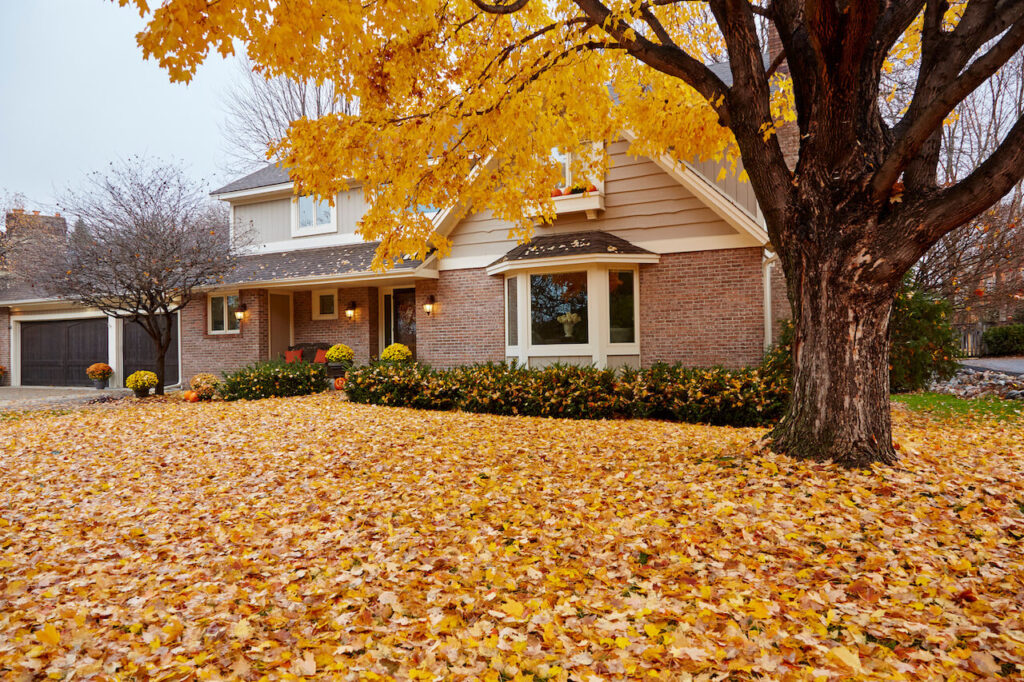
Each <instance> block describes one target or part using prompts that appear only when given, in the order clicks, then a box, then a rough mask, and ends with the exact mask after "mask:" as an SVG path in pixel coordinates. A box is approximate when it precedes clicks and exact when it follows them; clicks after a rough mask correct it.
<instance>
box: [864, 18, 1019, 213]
mask: <svg viewBox="0 0 1024 682" xmlns="http://www.w3.org/2000/svg"><path fill="white" fill-rule="evenodd" d="M1022 46H1024V20H1022V21H1019V22H1018V23H1016V24H1014V25H1013V27H1011V28H1010V30H1009V31H1007V32H1006V34H1005V35H1004V36H1003V37H1002V38H1000V39H999V42H997V43H996V44H995V46H993V47H992V49H990V50H989V51H988V52H987V53H985V54H984V55H982V56H981V57H979V58H978V59H976V60H975V61H974V62H972V63H971V65H970V66H968V67H967V69H966V70H964V72H963V73H962V74H961V75H960V77H959V78H957V79H956V80H955V81H953V83H951V84H948V85H947V86H946V87H944V88H943V89H942V91H941V92H940V93H939V94H938V96H937V97H935V98H934V99H933V100H932V101H931V102H929V103H927V104H922V105H920V106H919V107H918V106H915V105H914V104H912V105H911V110H910V111H908V112H907V118H906V119H905V120H906V121H907V122H908V125H906V126H905V127H903V126H901V129H900V131H899V135H898V137H897V139H896V142H895V144H894V145H893V146H892V149H891V150H890V151H889V154H888V155H887V156H886V159H885V161H884V162H883V164H882V166H881V167H880V168H879V169H878V171H877V172H876V173H875V176H874V178H873V179H872V181H871V188H872V192H873V194H874V197H875V199H876V200H884V199H885V198H887V197H888V196H889V194H890V192H891V190H892V186H893V185H894V184H895V183H896V179H897V178H899V176H900V173H902V172H903V170H904V169H905V168H906V166H907V164H908V163H909V162H910V161H911V160H912V159H913V158H914V157H915V156H916V155H917V154H918V152H920V151H921V149H922V147H923V146H924V145H925V143H926V142H927V141H928V139H929V138H930V137H932V135H933V134H934V133H935V131H936V130H938V129H939V128H940V127H941V126H942V122H943V121H944V120H945V118H946V116H948V115H949V114H950V112H952V111H953V109H955V108H956V105H957V104H959V103H960V102H962V101H963V100H964V98H965V97H967V96H968V95H970V94H971V93H972V92H974V90H975V89H976V88H977V87H978V86H979V85H981V84H982V83H984V82H985V81H986V80H988V79H989V78H990V77H991V76H992V74H994V73H995V72H996V71H998V70H999V69H1000V68H1001V67H1002V66H1003V64H1005V63H1006V61H1007V60H1008V59H1009V58H1010V57H1012V56H1013V55H1014V54H1015V53H1016V52H1017V50H1019V49H1020V48H1021V47H1022ZM914 99H915V101H916V100H917V97H915V98H914Z"/></svg>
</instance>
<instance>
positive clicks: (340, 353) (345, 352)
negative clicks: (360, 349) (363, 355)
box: [327, 343, 356, 362]
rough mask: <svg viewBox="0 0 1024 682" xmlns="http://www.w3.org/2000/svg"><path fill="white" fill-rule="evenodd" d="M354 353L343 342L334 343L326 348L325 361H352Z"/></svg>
mask: <svg viewBox="0 0 1024 682" xmlns="http://www.w3.org/2000/svg"><path fill="white" fill-rule="evenodd" d="M355 356H356V354H355V352H353V350H352V349H351V348H349V347H348V346H346V345H345V344H343V343H336V344H334V345H333V346H331V347H330V348H329V349H327V362H352V360H353V359H354V358H355Z"/></svg>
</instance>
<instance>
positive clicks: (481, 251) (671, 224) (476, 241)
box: [441, 141, 753, 268]
mask: <svg viewBox="0 0 1024 682" xmlns="http://www.w3.org/2000/svg"><path fill="white" fill-rule="evenodd" d="M627 148H628V143H627V142H625V141H621V142H616V143H615V144H613V145H611V147H610V150H609V151H610V152H611V158H612V164H613V165H612V167H611V168H610V169H609V171H608V175H607V178H606V180H605V210H604V211H603V212H602V213H600V215H599V216H598V218H597V219H595V220H589V219H588V218H587V216H586V214H584V213H574V214H568V215H563V216H560V217H559V218H557V219H556V220H555V222H554V223H553V224H551V225H541V226H538V227H537V228H536V231H535V234H536V235H545V234H557V233H565V232H578V231H581V230H606V231H608V232H611V233H613V234H615V235H617V236H619V237H622V238H623V239H627V240H629V241H631V242H633V243H634V244H637V245H639V246H643V247H645V248H648V249H650V250H651V251H655V252H659V253H667V252H673V251H680V250H684V249H683V248H681V244H680V242H681V240H686V239H695V238H708V237H712V238H713V237H731V236H733V237H738V235H737V232H736V230H735V229H733V228H732V227H731V226H730V225H728V224H727V223H726V222H725V221H724V220H722V219H721V218H719V217H718V216H717V215H716V214H715V213H714V212H713V211H712V210H711V209H710V208H708V207H707V206H706V205H705V204H704V203H703V202H702V201H701V200H700V199H698V198H697V197H695V196H693V195H692V194H691V193H690V192H688V191H687V190H686V189H685V188H684V187H682V186H681V185H680V184H679V183H678V182H676V181H675V180H674V179H673V178H672V177H670V176H669V175H668V174H667V173H665V172H664V171H663V170H661V169H660V168H659V167H658V166H657V165H656V164H655V163H654V162H653V161H651V160H649V159H647V158H634V157H631V156H629V155H628V154H626V150H627ZM510 228H511V224H510V223H507V222H505V221H501V220H497V219H495V218H494V217H493V216H492V215H491V213H490V212H482V213H478V214H475V215H471V216H468V217H466V218H465V219H464V220H462V221H461V223H460V224H459V225H457V226H456V227H455V229H454V230H453V231H452V234H451V235H450V237H451V240H452V249H451V253H450V255H449V257H448V259H446V260H448V261H450V262H451V263H452V267H469V265H468V264H466V265H462V264H458V265H457V263H459V261H460V260H461V261H462V262H463V263H464V262H465V261H466V260H467V259H476V260H480V261H487V259H490V260H495V259H497V258H498V257H499V256H501V255H502V254H504V253H505V252H506V251H508V250H509V249H511V248H512V247H513V246H515V245H516V243H517V242H516V240H515V239H514V238H511V237H510V236H509V229H510ZM751 244H753V242H751ZM488 262H489V261H488ZM483 264H486V263H483ZM475 265H476V266H477V267H479V265H480V264H479V263H477V264H475ZM444 266H445V263H444V261H442V264H441V267H442V268H444Z"/></svg>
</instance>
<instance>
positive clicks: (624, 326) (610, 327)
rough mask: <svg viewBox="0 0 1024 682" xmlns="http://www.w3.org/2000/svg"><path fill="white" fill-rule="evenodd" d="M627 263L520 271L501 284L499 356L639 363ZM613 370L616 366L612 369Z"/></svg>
mask: <svg viewBox="0 0 1024 682" xmlns="http://www.w3.org/2000/svg"><path fill="white" fill-rule="evenodd" d="M638 273H639V270H638V269H637V267H636V265H635V264H633V263H629V264H622V263H613V264H601V263H590V264H585V265H579V266H576V267H575V268H573V267H566V266H562V267H558V268H556V267H550V266H549V267H543V266H541V265H539V264H538V266H536V267H535V268H528V267H522V268H519V269H518V271H517V272H516V271H513V272H510V273H509V274H507V275H506V279H505V296H504V299H505V356H506V357H507V358H510V359H516V360H518V361H519V362H523V363H531V362H541V361H542V359H543V358H547V359H548V361H550V359H552V358H554V359H558V360H559V361H566V362H584V363H590V362H593V363H594V364H597V365H599V366H606V365H607V364H608V363H609V362H612V361H613V360H614V361H615V362H621V361H622V358H625V357H630V358H634V360H635V361H636V362H639V354H640V343H639V341H640V333H639V317H640V313H639V279H638ZM616 366H617V365H616Z"/></svg>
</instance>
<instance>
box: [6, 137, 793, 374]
mask: <svg viewBox="0 0 1024 682" xmlns="http://www.w3.org/2000/svg"><path fill="white" fill-rule="evenodd" d="M628 146H629V143H628V141H627V140H625V139H624V140H621V141H619V142H616V143H614V144H613V145H612V146H611V148H610V150H609V151H610V154H611V158H612V163H613V165H612V167H611V168H610V169H609V171H608V173H607V176H606V177H605V178H604V179H603V181H601V182H597V183H595V184H596V186H597V190H598V191H597V192H594V193H590V194H587V195H568V196H564V197H559V198H556V199H555V203H556V208H557V212H558V217H557V218H556V220H555V221H554V223H553V224H550V225H544V224H539V225H538V226H537V228H536V230H535V232H534V236H533V239H532V241H531V242H529V243H528V244H518V243H516V241H515V240H513V239H510V238H509V236H508V235H509V229H510V227H511V225H510V224H509V223H506V222H503V221H500V220H497V219H495V218H494V217H493V216H491V215H490V214H489V213H487V212H484V213H478V214H471V215H468V216H466V217H465V218H463V219H461V220H456V219H454V218H453V216H454V212H452V211H440V212H439V213H438V214H436V215H435V217H434V221H435V225H436V229H437V230H438V231H439V232H440V233H442V234H444V235H447V236H448V237H449V238H450V240H451V243H452V248H451V252H450V254H449V255H448V256H446V257H444V258H440V257H438V255H437V254H433V255H431V256H429V257H428V258H427V259H426V260H425V261H423V262H419V261H407V262H404V263H401V264H399V265H398V266H396V267H394V268H393V269H391V270H388V271H386V272H374V271H373V270H372V269H371V267H370V263H371V261H372V259H373V255H374V251H375V249H376V247H377V244H376V243H366V242H364V241H362V239H361V238H360V237H359V236H358V235H357V234H356V228H357V225H358V221H359V219H360V217H361V216H362V215H363V213H364V211H365V207H366V205H365V203H364V201H365V200H364V197H363V194H362V191H361V189H360V188H359V187H353V188H352V189H351V190H350V191H348V192H343V193H341V194H339V195H338V197H337V201H336V206H335V207H333V208H332V207H330V206H329V205H328V204H327V203H326V202H324V203H321V204H316V203H315V202H314V201H313V199H312V198H311V197H296V196H294V194H293V188H292V183H291V181H290V180H289V178H288V175H287V173H286V171H284V170H283V169H281V168H279V167H277V166H274V165H269V166H267V167H265V168H263V169H262V170H259V171H257V172H255V173H252V174H251V175H247V176H245V177H243V178H240V179H238V180H236V181H234V182H232V183H230V184H228V185H226V186H224V187H221V188H220V189H218V190H216V191H215V192H213V195H214V196H216V197H217V198H219V199H221V200H223V201H225V202H227V203H228V204H229V206H230V209H231V220H232V225H234V226H245V227H246V228H247V229H246V232H251V233H253V234H254V235H255V242H256V246H255V247H252V248H253V249H254V250H253V252H252V254H251V255H248V256H246V257H245V258H244V260H243V264H242V266H241V267H240V268H238V269H237V270H235V271H234V272H233V273H232V274H231V275H230V276H229V277H228V279H227V281H226V282H225V283H224V284H223V286H218V287H217V288H214V289H210V290H208V291H206V292H204V293H203V294H202V295H200V296H199V297H197V299H196V300H195V301H194V302H193V303H190V304H189V305H188V306H186V308H185V309H183V310H182V311H181V312H180V314H179V324H178V329H179V330H180V334H179V344H178V345H179V349H178V352H179V355H177V356H176V357H174V358H170V356H169V360H173V361H174V364H175V369H174V370H173V372H172V374H171V378H172V379H176V378H177V376H178V371H177V369H178V366H179V365H178V363H179V362H180V376H181V377H183V378H184V379H186V380H187V379H188V378H189V377H191V376H193V375H195V374H197V373H199V372H215V373H219V372H221V371H224V370H231V369H235V368H237V367H239V366H242V365H245V364H247V363H250V362H253V361H257V360H265V359H268V358H273V357H279V356H280V355H281V354H282V353H283V351H284V350H285V349H287V348H288V347H289V346H292V345H294V344H297V343H312V342H320V343H329V344H333V343H339V342H340V343H346V344H348V345H350V346H351V347H352V348H353V349H354V350H355V353H356V360H357V361H358V362H367V361H369V360H371V359H372V358H374V357H376V356H377V355H378V354H379V353H380V351H381V350H382V349H383V348H384V347H385V346H387V345H388V344H390V343H392V342H401V343H405V344H406V345H408V346H409V347H410V348H412V349H413V351H414V353H415V355H416V358H417V359H418V360H420V361H422V362H426V363H430V364H432V365H437V366H450V365H457V364H465V363H473V362H484V361H501V360H506V359H508V360H513V359H514V360H518V361H520V362H523V363H526V364H529V365H531V366H534V367H539V366H543V365H546V364H549V363H552V362H574V363H583V364H591V363H594V364H596V365H599V366H608V367H620V366H647V365H651V364H653V363H656V362H670V363H672V362H681V363H684V364H687V365H694V366H710V365H719V364H720V365H726V366H731V367H738V366H743V365H749V364H753V363H756V362H758V361H759V360H760V358H761V356H762V354H763V352H764V350H765V348H766V347H767V345H768V344H769V343H770V342H771V340H772V335H773V331H772V330H773V328H777V321H778V319H779V318H781V317H788V316H789V314H788V303H786V301H785V291H784V288H783V285H782V280H781V277H780V274H781V273H780V271H779V270H780V269H779V267H778V265H777V264H776V263H775V261H774V260H773V259H769V258H768V257H767V256H768V255H770V252H768V251H766V246H767V244H768V236H767V234H766V232H765V229H764V225H763V220H762V218H761V215H760V212H759V210H758V207H757V203H756V201H755V199H754V197H753V193H752V190H751V188H750V186H749V185H748V184H746V183H742V182H740V181H739V180H738V179H737V178H735V177H734V176H729V177H727V178H726V179H724V180H721V181H716V180H715V178H717V177H718V171H719V167H718V166H717V165H716V164H715V163H712V162H708V163H703V164H694V165H687V164H677V163H674V162H673V161H672V160H671V159H669V158H668V157H664V158H657V159H648V158H643V157H640V158H636V157H632V156H630V155H629V154H627V149H628ZM570 184H571V183H570ZM2 286H3V285H0V364H6V365H8V366H9V367H10V368H11V370H12V372H11V380H12V381H13V382H15V383H18V382H20V383H26V384H27V383H34V382H37V381H41V380H45V381H50V382H53V383H72V382H73V380H74V379H76V377H75V376H72V374H73V372H75V371H77V369H78V365H80V364H82V363H83V362H85V358H84V357H79V356H81V355H82V352H80V350H76V348H79V349H80V348H83V347H85V346H81V345H80V346H76V345H75V344H76V343H77V341H76V340H75V339H76V338H77V337H76V336H75V335H76V334H77V335H79V336H81V335H82V334H87V335H88V336H89V339H91V341H90V343H93V344H94V345H92V346H89V348H90V349H91V350H90V352H91V353H92V355H91V356H90V357H89V360H90V361H96V360H106V361H107V362H108V363H109V364H111V365H112V366H113V367H114V368H115V384H116V383H118V382H120V381H123V377H124V376H125V375H126V374H127V372H128V370H130V369H132V368H133V367H134V366H135V365H136V364H138V363H137V359H136V358H134V357H129V356H130V355H131V354H132V352H131V350H130V349H129V348H128V343H127V342H128V341H129V338H128V337H129V335H130V334H132V333H134V332H129V331H128V330H127V329H125V327H124V325H121V324H120V323H118V322H115V321H106V320H102V319H101V318H98V317H94V316H93V313H91V312H90V311H83V310H81V309H78V310H75V309H71V308H68V307H67V306H66V304H63V303H61V302H59V301H52V300H45V297H43V296H41V295H40V294H39V293H38V292H35V293H33V292H32V291H30V290H25V289H24V285H12V286H13V287H14V288H12V289H8V290H7V291H6V292H5V291H4V290H3V288H2ZM18 287H23V288H22V289H19V288H18ZM28 289H31V287H28ZM83 320H94V321H93V322H91V323H90V325H91V327H96V329H92V330H91V331H88V332H83V331H81V330H80V329H77V330H76V326H77V327H81V326H82V321H83ZM40 323H50V326H49V327H46V326H45V325H43V326H40ZM101 326H102V327H103V329H102V330H101V328H100V327H101ZM91 327H90V328H91ZM103 331H105V334H106V336H105V340H104V341H102V343H101V337H102V336H103V333H102V332H103ZM58 337H61V338H64V339H65V341H64V342H63V343H64V345H63V346H62V348H63V350H60V349H59V348H58V347H57V345H58V344H57V342H56V341H55V340H54V339H57V338H58ZM41 338H47V339H49V341H46V342H45V343H49V344H50V345H49V346H47V347H48V348H51V349H52V350H49V351H47V352H46V354H45V355H46V356H49V357H51V358H53V359H54V364H59V365H60V367H61V368H62V369H61V372H60V373H58V372H55V371H54V372H51V373H49V374H46V373H45V372H41V371H40V370H38V369H35V367H36V366H37V364H38V362H39V360H40V358H39V357H38V356H39V353H38V352H37V350H36V349H37V348H40V347H42V346H43V344H44V342H41V341H40V339H41ZM58 351H59V352H60V353H61V355H60V357H59V358H57V357H56V355H55V354H56V353H57V352H58ZM93 355H94V356H98V357H93ZM86 364H87V363H86ZM68 368H72V369H68ZM82 369H83V377H84V367H83V368H82ZM80 383H84V378H83V380H82V382H80Z"/></svg>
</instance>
